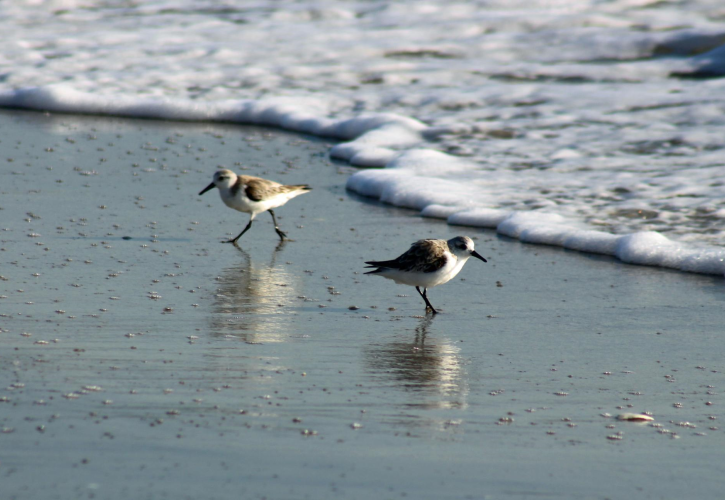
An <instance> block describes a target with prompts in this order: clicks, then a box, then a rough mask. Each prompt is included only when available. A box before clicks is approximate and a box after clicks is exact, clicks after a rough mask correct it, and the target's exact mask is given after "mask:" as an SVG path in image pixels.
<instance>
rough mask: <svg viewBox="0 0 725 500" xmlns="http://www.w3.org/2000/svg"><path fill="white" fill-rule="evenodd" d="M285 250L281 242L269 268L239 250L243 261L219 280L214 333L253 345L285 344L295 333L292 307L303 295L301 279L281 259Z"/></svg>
mask: <svg viewBox="0 0 725 500" xmlns="http://www.w3.org/2000/svg"><path fill="white" fill-rule="evenodd" d="M282 248H284V242H280V244H279V245H277V248H276V249H275V251H274V252H272V256H271V259H270V261H269V263H268V264H262V263H256V262H254V261H252V259H251V257H250V256H249V254H248V253H247V252H245V251H244V250H242V249H241V248H238V251H239V253H240V255H241V256H242V261H241V263H240V264H239V265H236V266H232V267H228V268H226V269H224V270H223V271H222V273H221V275H220V276H219V277H218V278H217V282H218V288H217V291H216V295H215V297H214V298H215V300H214V303H213V304H212V311H213V313H214V314H213V315H212V316H211V320H210V321H211V333H212V335H216V336H226V337H230V338H232V337H236V338H239V339H240V340H243V341H245V342H250V343H266V342H283V341H285V340H286V339H287V338H288V336H289V332H290V331H291V330H292V325H293V323H294V322H295V320H296V314H295V313H294V312H292V311H289V309H288V306H289V305H290V304H292V303H293V299H294V298H295V297H297V296H298V295H299V288H300V283H299V280H298V278H297V277H296V276H295V275H294V274H293V273H291V272H289V271H288V270H287V269H286V268H285V266H284V265H279V264H277V262H276V260H277V256H278V254H279V252H280V250H282Z"/></svg>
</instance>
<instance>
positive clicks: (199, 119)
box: [0, 86, 725, 276]
mask: <svg viewBox="0 0 725 500" xmlns="http://www.w3.org/2000/svg"><path fill="white" fill-rule="evenodd" d="M10 105H12V106H17V107H18V108H25V109H34V110H35V111H37V112H43V110H45V111H46V112H60V113H69V114H72V113H78V112H80V113H82V114H84V116H108V117H111V118H112V117H123V118H130V119H133V118H141V119H148V120H153V119H159V120H183V121H188V122H189V123H209V124H213V123H219V124H227V123H228V124H237V125H262V126H269V127H275V128H279V129H282V130H287V131H292V132H297V133H302V134H311V135H314V136H317V137H320V138H326V137H329V138H336V139H338V140H342V141H347V142H342V143H339V144H336V145H334V146H331V147H330V150H329V153H330V155H331V156H332V157H333V158H336V159H341V160H344V161H347V162H349V163H350V164H351V165H352V166H356V167H365V168H370V170H365V171H361V172H358V173H356V174H354V175H352V176H351V177H350V178H349V179H348V181H347V188H348V189H350V190H352V191H355V192H357V193H358V194H361V195H363V196H369V197H373V198H376V199H379V200H381V201H383V202H386V203H389V204H392V205H395V206H398V207H402V208H412V209H415V210H417V211H418V212H419V213H420V215H423V216H425V217H430V218H438V219H443V220H446V222H447V223H448V224H451V225H464V226H467V227H483V228H489V229H495V230H496V231H497V232H498V233H500V234H503V235H505V236H509V237H513V238H516V239H519V240H521V241H522V242H525V243H533V244H541V245H551V246H557V247H563V248H567V249H570V250H577V251H582V252H591V253H599V254H604V255H611V256H614V257H616V258H617V259H619V260H621V261H622V262H625V263H630V264H638V265H647V266H655V267H665V268H671V269H676V270H679V271H683V272H688V273H697V274H712V275H720V276H725V248H721V247H718V246H713V245H693V244H688V243H681V242H678V241H676V240H671V239H669V238H667V237H666V236H665V235H663V234H661V233H659V232H656V231H638V232H633V233H626V234H612V233H608V232H603V231H598V230H594V229H591V227H588V226H587V225H586V224H583V223H581V222H577V221H574V220H568V219H566V218H564V217H562V216H561V215H559V214H558V213H556V212H553V213H548V212H537V211H531V212H527V211H521V210H514V211H510V210H505V209H494V208H487V207H485V206H474V207H465V206H459V205H458V203H459V202H458V201H457V200H458V198H459V197H461V193H458V188H457V187H456V186H454V185H453V183H451V188H452V190H453V192H455V193H457V194H456V195H451V194H449V193H447V192H446V191H445V190H444V191H441V190H440V189H438V187H439V186H440V185H442V184H445V183H446V182H447V181H446V180H445V179H441V178H439V177H436V176H435V175H434V174H435V173H437V172H438V171H439V169H440V166H441V165H443V166H444V167H443V169H444V170H445V169H449V170H456V169H458V168H460V167H459V166H460V165H462V164H463V163H465V161H464V160H461V159H460V158H457V157H454V156H451V155H448V154H446V153H441V152H438V151H435V150H432V149H425V146H426V145H427V144H429V142H427V141H428V140H429V139H430V138H431V137H430V136H431V134H433V135H441V134H445V133H446V130H444V129H440V130H438V129H435V130H434V128H432V127H428V126H426V125H425V124H423V123H421V122H419V121H417V120H415V119H413V118H409V117H405V116H400V115H395V114H386V113H374V114H369V115H359V116H357V117H352V118H347V119H331V118H326V117H323V116H322V115H320V114H317V113H316V112H315V111H314V106H309V105H306V104H304V103H303V104H299V103H294V104H293V103H292V101H291V100H290V99H286V98H279V99H276V98H270V99H267V100H260V101H254V100H239V101H223V102H208V103H201V102H196V101H191V100H183V99H170V98H167V99H160V98H148V97H139V98H134V97H129V96H125V97H121V96H105V97H104V96H97V95H93V94H85V93H81V92H77V91H74V90H71V89H67V88H64V87H62V86H54V87H47V88H31V89H20V90H16V91H5V92H4V95H3V93H2V92H0V106H2V107H6V108H7V107H8V106H10ZM85 113H88V114H87V115H86V114H85ZM94 113H95V114H94ZM421 146H422V147H423V148H421ZM401 150H402V151H401ZM379 169H382V171H381V170H379ZM413 186H415V187H413ZM412 190H417V191H416V192H414V193H412V194H411V191H412ZM464 195H465V197H467V198H474V195H475V191H473V190H472V191H471V193H470V194H469V193H464Z"/></svg>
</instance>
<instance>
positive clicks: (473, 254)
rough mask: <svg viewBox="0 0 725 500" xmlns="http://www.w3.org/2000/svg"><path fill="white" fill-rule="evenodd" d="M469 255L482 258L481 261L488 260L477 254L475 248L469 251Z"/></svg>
mask: <svg viewBox="0 0 725 500" xmlns="http://www.w3.org/2000/svg"><path fill="white" fill-rule="evenodd" d="M471 257H476V258H477V259H481V260H482V261H484V262H488V261H487V260H486V259H484V258H483V257H481V256H480V255H479V253H478V252H476V251H475V250H474V251H473V252H471Z"/></svg>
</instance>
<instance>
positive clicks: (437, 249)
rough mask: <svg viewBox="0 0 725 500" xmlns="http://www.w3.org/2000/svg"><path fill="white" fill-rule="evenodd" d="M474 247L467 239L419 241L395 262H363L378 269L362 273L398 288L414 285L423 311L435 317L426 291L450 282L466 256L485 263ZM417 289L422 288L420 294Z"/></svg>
mask: <svg viewBox="0 0 725 500" xmlns="http://www.w3.org/2000/svg"><path fill="white" fill-rule="evenodd" d="M473 248H474V246H473V240H472V239H471V238H469V237H468V236H456V237H455V238H451V239H450V240H448V241H446V240H418V241H416V242H415V243H413V244H412V245H411V246H410V249H409V250H408V251H407V252H405V253H404V254H403V255H401V256H400V257H398V258H397V259H393V260H384V261H374V260H371V261H369V262H366V264H369V265H368V266H366V267H375V268H377V269H375V270H373V271H369V272H367V273H365V274H377V275H380V276H382V277H383V278H388V279H391V280H393V281H395V282H396V283H397V284H399V285H410V286H414V287H415V289H416V290H418V293H419V294H420V296H421V297H423V300H424V301H425V312H432V313H433V314H437V313H438V311H436V310H435V308H434V307H433V305H432V304H431V303H430V301H429V300H428V288H433V287H434V286H438V285H442V284H443V283H446V282H448V281H450V280H451V279H453V277H454V276H456V275H457V274H458V272H459V271H460V270H461V269H462V268H463V265H464V264H465V263H466V261H467V260H468V258H469V257H476V258H477V259H481V260H482V261H484V262H487V260H486V259H484V258H483V257H481V256H480V255H479V254H478V253H477V252H476V251H475V250H474V249H473ZM420 287H423V291H422V292H421V291H420Z"/></svg>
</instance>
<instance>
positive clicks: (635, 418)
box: [617, 413, 654, 422]
mask: <svg viewBox="0 0 725 500" xmlns="http://www.w3.org/2000/svg"><path fill="white" fill-rule="evenodd" d="M617 420H629V421H631V422H650V421H652V420H654V418H652V417H650V416H649V415H645V414H643V413H621V414H619V415H617Z"/></svg>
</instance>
